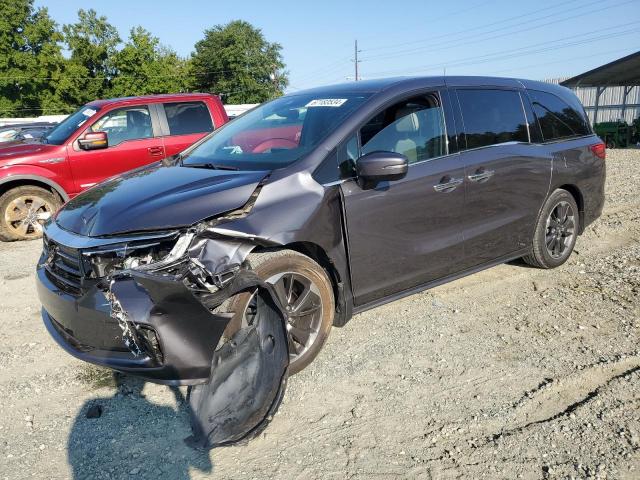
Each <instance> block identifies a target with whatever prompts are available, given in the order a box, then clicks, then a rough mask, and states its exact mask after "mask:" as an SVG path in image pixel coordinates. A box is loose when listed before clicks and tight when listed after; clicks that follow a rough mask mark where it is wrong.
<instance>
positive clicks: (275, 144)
mask: <svg viewBox="0 0 640 480" xmlns="http://www.w3.org/2000/svg"><path fill="white" fill-rule="evenodd" d="M297 147H298V143H297V142H294V141H293V140H289V139H288V138H270V139H269V140H265V141H264V142H262V143H259V144H258V145H256V146H255V147H254V148H253V150H251V153H264V152H266V151H268V150H271V149H273V148H284V149H287V150H290V149H292V148H297Z"/></svg>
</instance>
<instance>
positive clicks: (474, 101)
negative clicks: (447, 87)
mask: <svg viewBox="0 0 640 480" xmlns="http://www.w3.org/2000/svg"><path fill="white" fill-rule="evenodd" d="M457 94H458V100H459V102H460V109H461V112H462V122H463V126H464V128H463V131H464V134H465V137H466V140H467V149H471V148H479V147H485V146H488V145H496V144H499V143H506V142H528V141H529V132H528V128H527V121H526V118H525V114H524V110H523V108H522V100H521V99H520V93H519V92H517V91H515V90H491V89H466V88H465V89H460V90H457Z"/></svg>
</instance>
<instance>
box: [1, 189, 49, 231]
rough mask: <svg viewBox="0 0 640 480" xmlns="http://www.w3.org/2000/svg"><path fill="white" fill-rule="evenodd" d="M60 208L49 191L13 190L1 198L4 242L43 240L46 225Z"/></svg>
mask: <svg viewBox="0 0 640 480" xmlns="http://www.w3.org/2000/svg"><path fill="white" fill-rule="evenodd" d="M59 206H60V200H59V199H58V197H57V196H56V195H55V194H53V193H51V192H50V191H49V190H45V189H44V188H40V187H34V186H23V187H16V188H12V189H11V190H8V191H7V192H5V193H4V194H3V195H2V196H0V240H3V241H15V240H31V239H34V238H39V237H41V236H42V225H44V223H45V222H46V221H47V220H48V219H49V218H50V217H51V215H53V214H54V213H55V211H56V210H57V209H58V207H59Z"/></svg>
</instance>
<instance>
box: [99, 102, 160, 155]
mask: <svg viewBox="0 0 640 480" xmlns="http://www.w3.org/2000/svg"><path fill="white" fill-rule="evenodd" d="M89 130H90V131H92V132H106V133H107V137H108V138H109V147H115V146H116V145H119V144H121V143H122V142H126V141H128V140H139V139H142V138H151V137H153V128H152V127H151V115H149V109H148V108H147V107H146V106H137V107H128V108H118V109H116V110H113V111H111V112H109V113H107V114H106V115H105V116H104V117H102V118H100V119H99V120H98V121H97V122H96V123H94V124H93V125H92V126H91V128H90V129H89Z"/></svg>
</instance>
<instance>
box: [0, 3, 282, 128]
mask: <svg viewBox="0 0 640 480" xmlns="http://www.w3.org/2000/svg"><path fill="white" fill-rule="evenodd" d="M63 49H64V51H65V52H68V55H67V57H66V58H65V56H64V55H63V53H62V52H63ZM287 83H288V80H287V75H286V72H285V71H284V63H283V61H282V54H281V46H280V45H279V44H277V43H269V42H267V41H266V40H265V38H264V36H263V34H262V32H261V31H260V30H259V29H257V28H255V27H253V26H252V25H251V24H249V23H247V22H244V21H234V22H231V23H229V24H227V25H224V26H223V25H217V26H215V27H213V28H212V29H210V30H207V31H205V37H204V39H202V40H201V41H199V42H198V43H197V44H196V46H195V53H194V54H193V55H192V58H191V59H183V58H181V57H179V56H178V55H177V54H176V52H175V51H173V50H172V49H170V48H168V47H165V46H163V45H161V44H160V41H159V39H158V38H157V37H155V36H153V35H152V34H151V33H150V32H148V31H147V30H145V29H144V28H142V27H136V28H133V29H132V30H131V31H130V33H129V38H128V39H127V40H126V42H125V43H124V44H123V43H122V40H121V38H120V36H119V34H118V31H117V29H116V28H115V27H114V26H113V25H111V24H110V23H109V22H108V21H107V19H106V17H104V16H99V15H98V14H97V13H96V11H95V10H93V9H90V10H82V9H81V10H79V11H78V20H77V21H76V22H75V23H72V24H69V25H64V26H63V27H62V28H60V27H59V26H58V25H57V24H56V23H55V22H54V21H53V19H52V18H51V17H50V16H49V13H48V11H47V9H46V8H37V9H36V8H35V7H34V0H0V116H3V117H8V116H10V117H19V116H27V117H31V116H38V115H47V114H59V113H70V112H72V111H73V110H75V109H76V108H77V107H78V106H80V105H82V104H84V103H86V102H89V101H91V100H95V99H98V98H109V97H121V96H131V95H146V94H157V93H175V92H187V91H191V90H200V91H207V92H212V93H217V94H221V95H222V96H223V99H224V100H225V102H226V103H254V102H262V101H265V100H268V99H270V98H274V97H276V96H279V95H281V94H282V91H283V89H284V88H285V87H286V86H287Z"/></svg>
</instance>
